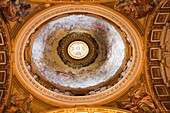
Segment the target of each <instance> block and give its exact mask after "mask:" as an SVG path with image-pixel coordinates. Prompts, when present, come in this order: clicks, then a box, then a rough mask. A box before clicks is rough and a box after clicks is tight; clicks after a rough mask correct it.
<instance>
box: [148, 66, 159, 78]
mask: <svg viewBox="0 0 170 113" xmlns="http://www.w3.org/2000/svg"><path fill="white" fill-rule="evenodd" d="M150 70H151V76H152V79H162V77H161V70H160V66H151V67H150Z"/></svg>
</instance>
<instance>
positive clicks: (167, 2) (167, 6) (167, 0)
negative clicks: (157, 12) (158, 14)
mask: <svg viewBox="0 0 170 113" xmlns="http://www.w3.org/2000/svg"><path fill="white" fill-rule="evenodd" d="M161 8H162V9H167V8H168V9H169V8H170V1H169V0H166V1H165V2H164V4H163V5H162V6H161Z"/></svg>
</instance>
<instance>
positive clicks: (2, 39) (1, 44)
mask: <svg viewBox="0 0 170 113" xmlns="http://www.w3.org/2000/svg"><path fill="white" fill-rule="evenodd" d="M4 45H5V43H4V38H3V35H2V33H0V46H4Z"/></svg>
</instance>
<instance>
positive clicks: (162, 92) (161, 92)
mask: <svg viewBox="0 0 170 113" xmlns="http://www.w3.org/2000/svg"><path fill="white" fill-rule="evenodd" d="M154 88H155V91H156V94H157V96H160V97H162V96H169V94H168V91H167V89H166V87H165V85H154Z"/></svg>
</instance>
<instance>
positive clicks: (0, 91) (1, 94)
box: [0, 89, 4, 101]
mask: <svg viewBox="0 0 170 113" xmlns="http://www.w3.org/2000/svg"><path fill="white" fill-rule="evenodd" d="M3 94H4V90H1V89H0V101H2V97H3Z"/></svg>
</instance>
